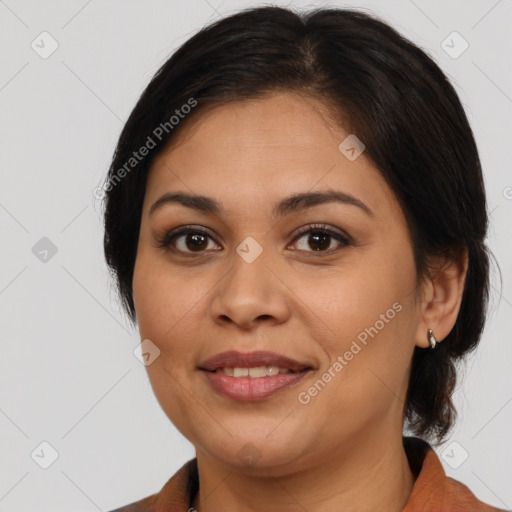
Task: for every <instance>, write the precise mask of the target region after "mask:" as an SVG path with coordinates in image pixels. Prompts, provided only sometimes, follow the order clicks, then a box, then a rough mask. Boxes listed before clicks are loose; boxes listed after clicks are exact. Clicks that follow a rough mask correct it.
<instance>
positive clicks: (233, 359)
mask: <svg viewBox="0 0 512 512" xmlns="http://www.w3.org/2000/svg"><path fill="white" fill-rule="evenodd" d="M258 366H279V367H280V368H287V369H289V370H291V371H294V372H300V371H302V370H306V369H310V368H311V366H309V365H307V364H304V363H300V362H299V361H295V360H294V359H291V358H289V357H286V356H282V355H280V354H276V353H275V352H268V351H262V350H260V351H256V352H245V353H244V352H237V351H236V350H229V351H227V352H221V353H219V354H216V355H214V356H213V357H210V358H209V359H206V361H203V362H202V363H201V364H200V365H199V368H200V369H201V370H207V371H210V372H213V371H215V370H217V369H219V368H256V367H258Z"/></svg>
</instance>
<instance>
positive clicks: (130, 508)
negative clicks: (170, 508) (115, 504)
mask: <svg viewBox="0 0 512 512" xmlns="http://www.w3.org/2000/svg"><path fill="white" fill-rule="evenodd" d="M157 496H158V495H157V494H152V495H151V496H146V497H145V498H143V499H141V500H138V501H134V502H133V503H129V504H128V505H124V506H123V507H120V508H116V509H115V510H109V511H108V512H151V508H152V507H151V506H152V505H153V504H154V503H155V500H156V497H157Z"/></svg>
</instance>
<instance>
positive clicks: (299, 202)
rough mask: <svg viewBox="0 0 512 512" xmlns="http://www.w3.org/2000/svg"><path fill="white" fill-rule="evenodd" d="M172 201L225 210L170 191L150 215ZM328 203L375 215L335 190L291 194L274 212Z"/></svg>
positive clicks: (199, 198)
mask: <svg viewBox="0 0 512 512" xmlns="http://www.w3.org/2000/svg"><path fill="white" fill-rule="evenodd" d="M170 203H177V204H181V205H183V206H185V207H187V208H191V209H193V210H197V211H200V212H202V213H210V214H213V215H219V216H220V215H221V214H222V212H223V211H224V208H223V207H222V204H221V203H219V202H217V201H216V200H215V199H212V198H211V197H207V196H202V195H195V194H187V193H183V192H168V193H166V194H164V195H163V196H162V197H160V198H159V199H157V201H155V203H153V205H152V206H151V208H150V210H149V215H152V214H153V213H154V212H155V211H156V210H158V209H160V208H161V207H162V206H163V205H165V204H170ZM327 203H342V204H347V205H351V206H356V207H357V208H359V209H361V210H362V211H364V212H365V213H366V214H367V215H369V216H370V217H373V216H374V214H373V212H372V210H370V208H369V207H368V206H367V205H366V204H365V203H363V201H361V200H360V199H358V198H357V197H355V196H353V195H351V194H348V193H346V192H340V191H335V190H330V191H327V192H303V193H299V194H294V195H291V196H289V197H286V198H284V199H282V200H281V201H279V202H278V203H277V204H276V205H275V206H274V208H273V210H272V214H273V216H274V217H285V216H287V215H291V214H292V213H295V212H298V211H301V210H305V209H307V208H312V207H314V206H318V205H321V204H327Z"/></svg>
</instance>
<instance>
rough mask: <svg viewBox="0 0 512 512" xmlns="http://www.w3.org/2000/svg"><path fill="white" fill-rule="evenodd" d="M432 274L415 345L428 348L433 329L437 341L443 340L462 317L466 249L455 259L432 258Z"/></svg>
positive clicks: (422, 306) (466, 259)
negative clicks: (430, 333) (459, 315)
mask: <svg viewBox="0 0 512 512" xmlns="http://www.w3.org/2000/svg"><path fill="white" fill-rule="evenodd" d="M430 268H431V269H432V270H431V275H430V277H429V278H426V279H425V282H424V285H423V295H422V302H421V305H420V307H421V311H420V322H419V323H418V329H417V332H416V338H415V344H416V346H418V347H422V348H428V347H429V346H430V345H429V341H428V336H427V332H428V329H432V331H433V333H434V336H435V338H436V341H437V342H440V341H442V340H443V339H444V338H446V336H448V334H450V331H451V330H452V329H453V326H454V325H455V321H456V320H457V315H458V314H459V310H460V305H461V302H462V294H463V291H464V283H465V281H466V275H467V269H468V253H467V249H466V248H465V249H464V251H462V252H461V253H459V254H457V255H455V254H453V255H452V256H450V257H448V256H437V257H433V258H430Z"/></svg>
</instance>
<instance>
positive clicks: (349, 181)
mask: <svg viewBox="0 0 512 512" xmlns="http://www.w3.org/2000/svg"><path fill="white" fill-rule="evenodd" d="M197 114H198V115H197V117H196V118H194V119H193V122H192V123H191V124H189V125H187V124H186V125H184V126H183V127H182V128H181V130H180V131H179V132H178V133H177V136H176V138H175V139H174V140H172V141H171V144H170V146H169V147H168V148H166V150H165V151H163V152H162V153H161V154H160V155H158V157H157V158H156V159H155V161H154V162H153V165H152V168H151V171H150V174H149V176H148V183H147V188H146V191H147V195H148V196H151V198H152V199H153V198H155V199H156V195H157V194H159V193H160V194H161V193H164V192H167V191H169V190H177V189H180V190H183V191H187V192H190V193H195V194H202V195H208V196H212V195H213V196H216V197H218V198H219V199H220V200H221V201H222V202H223V203H228V202H229V201H237V200H239V201H242V202H244V201H250V203H251V204H256V203H257V202H258V201H259V200H261V201H262V202H267V201H269V200H271V201H276V200H277V199H278V198H279V197H282V196H283V195H288V194H290V193H293V192H297V193H298V192H305V191H308V190H322V189H326V188H329V189H333V188H334V189H337V190H342V191H345V192H349V193H351V194H353V195H360V196H364V197H365V202H366V203H370V204H371V203H375V204H377V203H379V202H380V203H382V202H383V201H384V202H385V201H388V202H391V203H392V202H393V201H394V198H393V197H392V196H393V194H392V192H391V190H390V189H389V187H388V186H387V184H386V182H385V180H384V178H383V177H382V175H381V174H380V172H379V171H378V170H377V169H376V168H375V167H374V166H373V165H372V163H371V162H370V160H369V159H367V158H366V157H365V155H364V152H363V154H362V155H361V156H360V157H359V158H357V159H356V160H353V161H351V160H349V159H348V158H347V157H346V156H345V155H344V154H343V153H342V152H341V151H340V149H339V145H340V143H342V142H343V141H344V140H345V139H346V137H347V136H349V135H350V134H349V133H348V132H347V131H345V130H344V129H343V128H342V127H340V126H338V125H337V124H336V123H335V122H334V121H333V120H332V118H331V117H330V115H329V112H328V107H327V106H326V105H325V104H323V103H322V102H320V101H319V100H316V99H313V98H311V97H305V96H303V95H299V94H296V93H288V92H287V93H274V94H271V95H267V96H265V97H263V98H258V99H251V100H244V101H236V102H231V103H228V104H225V105H222V106H219V107H216V108H215V109H213V110H211V111H208V112H205V113H199V112H198V113H197ZM185 121H186V120H185ZM285 192H286V194H285ZM386 196H387V197H386ZM390 196H391V197H390ZM246 204H248V203H246Z"/></svg>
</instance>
